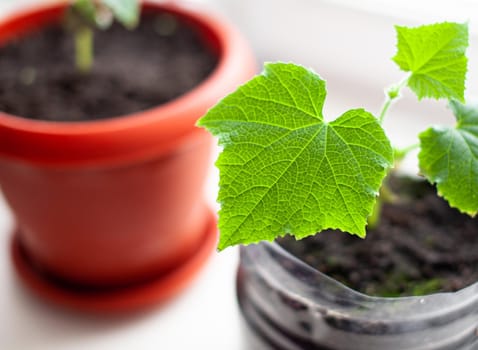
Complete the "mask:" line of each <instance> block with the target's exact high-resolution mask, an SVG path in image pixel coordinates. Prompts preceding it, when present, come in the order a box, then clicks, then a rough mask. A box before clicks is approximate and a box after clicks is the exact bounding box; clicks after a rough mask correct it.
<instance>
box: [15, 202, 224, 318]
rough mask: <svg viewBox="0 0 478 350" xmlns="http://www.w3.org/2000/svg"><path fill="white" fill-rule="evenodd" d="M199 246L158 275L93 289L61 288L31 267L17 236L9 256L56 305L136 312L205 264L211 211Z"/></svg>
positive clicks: (213, 237)
mask: <svg viewBox="0 0 478 350" xmlns="http://www.w3.org/2000/svg"><path fill="white" fill-rule="evenodd" d="M208 215H209V220H208V223H207V226H206V229H205V230H204V231H205V232H204V239H203V241H202V243H201V246H200V247H198V249H197V250H196V251H195V253H194V255H192V256H191V257H190V258H189V259H188V260H186V261H185V262H184V263H183V264H181V265H179V266H177V267H176V268H174V269H172V270H171V271H168V272H167V273H163V274H161V276H159V277H157V278H156V279H152V280H150V281H148V282H145V283H141V284H134V285H131V286H128V287H122V288H116V289H110V290H101V291H99V290H95V289H82V290H81V291H80V290H75V289H74V288H69V287H64V286H62V285H58V284H55V283H53V282H52V281H51V279H48V278H46V277H45V276H44V275H42V274H41V273H40V272H38V270H37V269H35V268H34V267H32V265H31V264H30V262H29V261H28V257H26V256H25V253H24V252H23V250H22V249H21V246H20V242H19V240H18V235H14V236H13V239H12V244H11V258H12V260H13V265H14V267H15V270H16V271H17V273H18V275H19V277H20V279H21V280H22V282H23V283H25V284H26V285H27V286H28V287H29V288H30V289H32V290H33V292H34V293H36V294H37V295H39V296H41V297H42V298H44V299H47V300H49V301H51V302H53V303H55V304H61V305H64V306H68V307H70V308H74V309H77V310H80V311H91V312H100V313H105V312H106V313H108V312H121V311H137V310H142V309H146V308H147V307H151V306H154V305H157V304H161V303H163V302H165V301H167V300H168V299H170V298H172V297H174V296H175V295H176V294H178V293H179V292H181V291H182V290H183V289H184V288H186V287H187V286H188V284H189V283H190V282H191V280H192V279H193V277H194V276H195V275H196V274H197V273H198V272H199V270H200V269H201V268H202V267H203V265H205V263H206V261H207V259H208V258H209V256H210V255H211V252H212V251H213V249H214V248H215V246H216V242H217V226H216V216H215V214H214V213H213V212H212V211H211V210H210V211H209V213H208Z"/></svg>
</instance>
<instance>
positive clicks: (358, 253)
mask: <svg viewBox="0 0 478 350" xmlns="http://www.w3.org/2000/svg"><path fill="white" fill-rule="evenodd" d="M390 183H391V187H392V188H393V189H394V190H395V192H396V193H402V195H401V196H400V197H399V199H398V200H397V201H396V202H394V203H393V204H392V203H387V204H385V205H384V207H383V209H382V215H381V220H380V223H379V225H378V226H377V227H376V228H374V229H370V230H369V231H368V232H367V237H366V238H365V239H361V238H359V237H357V236H352V235H350V234H347V233H343V232H340V231H332V230H329V231H324V232H321V233H318V234H316V235H315V236H312V237H309V238H306V239H303V240H301V241H295V239H294V238H292V237H291V236H286V237H284V238H281V239H279V240H278V242H279V244H280V245H281V246H283V247H284V248H285V249H286V250H288V251H289V252H291V253H292V254H293V255H295V256H297V257H299V258H300V259H301V260H303V261H305V262H306V263H307V264H309V265H311V266H313V267H315V268H316V269H318V270H320V271H322V272H323V273H325V274H327V275H329V276H330V277H332V278H334V279H336V280H339V281H341V282H342V283H344V284H345V285H347V286H349V287H351V288H353V289H355V290H358V291H360V292H362V293H365V294H368V295H375V296H406V295H424V294H429V293H433V292H442V291H443V292H451V291H456V290H458V289H461V288H464V287H466V286H468V285H470V284H472V283H474V282H476V281H478V220H477V219H476V218H475V219H472V218H470V217H469V216H467V215H464V214H461V213H459V212H458V211H457V210H455V209H452V208H450V207H449V206H448V204H447V203H446V202H445V201H444V200H443V199H442V198H439V197H438V196H437V195H436V190H435V188H434V187H432V186H430V185H428V184H427V183H425V182H423V181H421V182H416V181H414V180H411V179H405V178H404V179H402V180H398V179H397V178H392V179H391V181H390ZM405 189H406V190H405ZM404 191H406V193H405V194H404Z"/></svg>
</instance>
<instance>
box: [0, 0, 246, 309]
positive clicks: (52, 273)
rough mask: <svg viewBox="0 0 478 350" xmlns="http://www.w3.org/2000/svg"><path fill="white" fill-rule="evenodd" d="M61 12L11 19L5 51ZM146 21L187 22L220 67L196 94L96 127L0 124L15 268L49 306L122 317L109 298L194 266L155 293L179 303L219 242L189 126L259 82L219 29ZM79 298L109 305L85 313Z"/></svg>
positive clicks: (0, 166)
mask: <svg viewBox="0 0 478 350" xmlns="http://www.w3.org/2000/svg"><path fill="white" fill-rule="evenodd" d="M64 11H65V5H54V6H51V5H50V6H43V7H41V6H40V7H36V8H31V9H29V10H26V11H25V12H21V13H19V14H16V15H15V16H12V17H10V18H8V19H7V20H6V21H4V22H3V23H1V24H0V42H5V41H8V39H9V38H10V37H13V36H18V35H21V34H22V33H27V32H29V31H33V30H38V29H40V28H41V27H42V26H43V25H45V24H47V23H51V22H55V21H59V20H60V18H61V17H62V15H63V13H64ZM143 11H169V12H172V13H174V14H175V15H177V16H179V17H180V18H183V19H184V20H186V21H188V22H189V23H190V24H191V25H192V26H194V27H196V28H197V30H198V31H199V33H200V34H201V36H202V37H203V38H204V40H205V42H206V43H207V45H209V47H210V48H211V50H213V51H214V52H215V53H217V55H218V65H217V67H216V68H215V70H214V71H213V73H212V74H211V75H210V76H209V77H208V78H207V79H206V80H205V81H203V82H202V83H201V84H200V85H199V86H197V87H196V88H194V89H193V90H191V91H189V92H188V93H186V94H184V95H183V96H181V97H179V98H177V99H175V100H173V101H171V102H169V103H166V104H164V105H162V106H159V107H157V108H153V109H150V110H147V111H144V112H139V113H135V114H132V115H128V116H123V117H121V118H112V119H107V120H102V121H92V122H74V123H56V122H45V121H35V120H29V119H24V118H19V117H15V116H12V115H7V114H0V184H1V187H2V190H3V193H4V196H5V198H6V200H7V202H8V204H9V206H10V207H11V209H12V212H13V214H14V217H15V220H16V224H17V230H16V235H15V239H14V244H13V246H14V257H15V262H16V266H17V268H18V270H19V271H20V274H21V276H22V277H23V278H24V279H25V280H26V281H27V282H28V283H29V284H30V285H32V286H33V287H34V288H35V289H37V290H38V291H40V292H41V291H43V293H42V294H44V295H45V296H47V297H50V298H53V299H55V300H57V301H58V300H60V299H61V301H64V302H69V303H70V304H75V305H76V306H80V307H88V305H90V306H92V307H94V308H95V309H98V308H102V307H103V306H104V308H106V309H108V308H121V307H122V303H121V301H118V300H117V302H116V304H114V303H113V304H108V303H110V301H111V300H112V299H111V294H114V293H113V291H114V292H115V293H116V292H117V291H118V290H119V289H121V288H123V289H124V288H129V289H131V288H133V287H134V288H136V287H137V286H139V285H142V287H141V288H143V287H144V285H145V284H148V283H149V285H151V284H154V283H156V284H157V282H158V281H159V280H162V281H164V280H165V276H166V275H168V274H169V275H171V274H174V273H179V272H178V271H180V268H179V267H181V266H184V264H188V263H189V264H190V265H191V262H192V261H194V259H196V260H198V261H196V263H194V264H192V265H193V266H192V267H191V266H190V269H189V270H188V271H189V272H188V273H187V274H185V275H184V276H183V277H181V278H180V276H179V275H178V277H177V278H176V279H173V280H174V282H171V283H172V284H173V286H171V285H169V286H168V287H167V288H166V287H165V286H162V287H161V288H162V290H164V289H165V288H166V289H168V290H170V292H169V294H174V293H175V292H176V291H177V289H180V287H181V286H182V285H184V284H185V280H189V278H190V277H191V276H192V275H193V274H194V273H193V271H196V270H197V269H198V268H199V266H200V265H202V263H203V261H204V260H205V259H204V258H205V257H206V256H207V255H208V254H203V253H202V252H203V251H205V250H207V251H208V252H211V251H212V248H213V246H214V243H215V235H216V233H215V229H214V225H211V220H212V216H211V215H210V214H209V210H208V209H207V207H206V206H205V204H204V202H203V200H202V191H203V186H202V185H203V182H204V180H205V177H206V174H207V170H208V164H209V161H208V159H209V154H210V151H211V139H210V136H208V135H207V134H206V132H204V131H202V130H200V129H197V128H196V127H195V122H196V120H197V119H198V118H199V117H200V116H202V115H203V114H204V113H205V112H206V110H207V109H208V108H209V107H210V106H212V105H213V104H214V103H216V102H217V100H218V99H220V98H221V97H222V96H224V95H225V94H226V93H228V92H230V91H232V90H233V89H234V88H235V87H236V86H237V85H238V84H240V83H241V82H243V81H244V80H246V79H247V78H249V77H250V76H251V75H252V74H253V72H254V70H255V67H254V62H253V59H252V55H251V53H250V51H249V49H248V47H247V45H246V44H245V42H244V41H243V39H242V38H241V36H240V35H239V33H238V32H237V31H236V30H235V29H233V28H232V27H231V26H230V25H228V24H227V23H225V22H224V21H223V20H221V19H218V18H217V17H214V16H212V15H210V14H207V13H205V12H200V11H197V10H192V9H187V8H182V7H179V6H178V5H170V4H168V5H166V4H161V5H160V4H153V3H149V2H146V3H144V4H143ZM211 236H212V237H213V238H212V239H211ZM200 254H202V255H201V256H203V257H204V258H203V259H198V258H197V256H199V255H200ZM40 285H41V286H42V287H39V286H40ZM126 286H128V287H126ZM174 286H177V288H176V287H174ZM78 287H79V288H78ZM134 288H133V289H134ZM138 288H139V287H138ZM155 288H156V292H157V293H156V294H157V296H154V295H150V296H149V299H148V298H146V299H147V300H146V299H144V298H143V299H142V298H138V297H137V296H136V297H135V298H136V299H135V301H134V302H129V303H127V302H126V303H123V304H124V305H123V306H124V307H136V306H140V305H143V304H148V303H151V302H155V301H158V300H157V299H164V298H165V297H166V296H167V295H166V296H165V295H162V294H164V293H163V292H162V291H160V289H161V288H159V287H158V285H156V287H155ZM143 289H144V288H143ZM79 290H86V291H88V293H89V295H90V297H91V295H94V294H95V291H98V293H100V291H101V295H109V298H104V300H103V299H102V300H103V302H104V303H101V302H98V300H96V302H94V303H91V302H85V303H82V302H81V301H78V300H79V299H81V295H80V294H81V293H80V292H79ZM105 291H107V292H108V293H105ZM79 293H80V294H79ZM150 294H151V293H150ZM152 294H154V293H152ZM166 294H168V293H166ZM60 295H63V297H60ZM98 295H99V294H98ZM160 295H162V296H160ZM133 299H134V298H133ZM90 301H91V298H90ZM105 305H106V306H105ZM107 305H109V306H107Z"/></svg>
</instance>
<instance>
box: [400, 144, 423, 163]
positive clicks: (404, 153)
mask: <svg viewBox="0 0 478 350" xmlns="http://www.w3.org/2000/svg"><path fill="white" fill-rule="evenodd" d="M418 148H420V144H419V143H415V144H413V145H410V146H407V147H404V148H395V150H394V158H395V162H396V163H400V162H401V161H402V160H403V159H404V158H405V157H406V156H407V155H408V154H409V153H410V152H411V151H414V150H416V149H418Z"/></svg>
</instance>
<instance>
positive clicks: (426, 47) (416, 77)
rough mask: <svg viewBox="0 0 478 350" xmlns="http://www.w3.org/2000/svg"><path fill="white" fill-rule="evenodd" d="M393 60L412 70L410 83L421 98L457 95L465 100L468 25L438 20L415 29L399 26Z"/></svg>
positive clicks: (403, 68) (454, 96) (409, 70)
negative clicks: (395, 52) (435, 22)
mask: <svg viewBox="0 0 478 350" xmlns="http://www.w3.org/2000/svg"><path fill="white" fill-rule="evenodd" d="M396 30H397V37H398V43H397V49H398V51H397V54H396V56H395V57H394V58H393V60H394V61H395V62H396V63H397V64H398V65H399V67H400V68H401V69H402V70H404V71H406V72H411V76H410V78H409V81H408V86H409V87H410V88H411V89H412V90H413V91H414V92H415V93H416V95H417V96H418V98H419V99H422V98H424V97H432V98H436V99H439V98H447V99H451V98H456V99H458V100H460V101H464V90H465V75H466V71H467V58H466V56H465V52H466V48H467V47H468V25H467V24H459V23H449V22H444V23H437V24H431V25H424V26H420V27H415V28H408V27H401V26H396Z"/></svg>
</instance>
